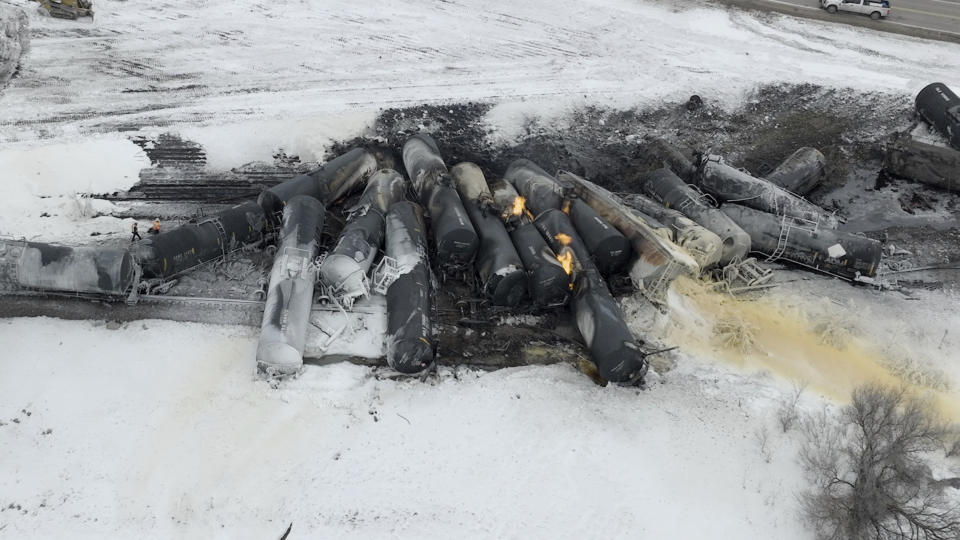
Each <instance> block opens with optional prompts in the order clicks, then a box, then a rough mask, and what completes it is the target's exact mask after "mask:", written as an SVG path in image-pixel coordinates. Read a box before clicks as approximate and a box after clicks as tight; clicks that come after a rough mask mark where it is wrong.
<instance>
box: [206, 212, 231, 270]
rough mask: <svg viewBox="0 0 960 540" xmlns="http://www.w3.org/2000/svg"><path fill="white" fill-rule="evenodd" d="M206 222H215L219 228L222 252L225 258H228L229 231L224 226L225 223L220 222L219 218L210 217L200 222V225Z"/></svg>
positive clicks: (215, 225) (214, 224)
mask: <svg viewBox="0 0 960 540" xmlns="http://www.w3.org/2000/svg"><path fill="white" fill-rule="evenodd" d="M205 223H213V226H214V227H216V228H217V233H218V234H219V235H220V253H222V254H223V260H224V261H226V260H227V240H228V238H227V231H225V230H224V228H223V223H220V220H219V219H217V218H210V219H208V220H206V221H202V222H200V225H203V224H205Z"/></svg>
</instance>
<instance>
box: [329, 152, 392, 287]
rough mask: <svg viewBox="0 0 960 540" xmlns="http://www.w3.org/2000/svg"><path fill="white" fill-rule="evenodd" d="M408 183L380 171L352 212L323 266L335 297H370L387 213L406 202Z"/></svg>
mask: <svg viewBox="0 0 960 540" xmlns="http://www.w3.org/2000/svg"><path fill="white" fill-rule="evenodd" d="M405 189H406V183H405V181H404V179H403V176H401V175H400V173H398V172H397V171H394V170H393V169H380V170H379V171H377V172H375V173H373V175H372V176H371V177H370V179H369V180H367V187H366V189H364V190H363V194H362V195H361V196H360V199H359V200H358V201H357V203H356V204H355V205H354V207H353V208H352V209H351V211H350V215H349V217H348V218H347V223H346V225H344V227H343V231H342V232H341V233H340V238H339V239H338V240H337V244H336V246H334V248H333V249H332V250H330V253H328V254H327V256H326V257H325V258H324V259H323V262H322V263H321V264H320V278H321V279H322V280H323V282H324V284H326V285H327V286H328V287H330V289H331V291H332V292H333V294H335V295H337V296H341V297H343V298H347V299H352V298H357V297H359V296H362V295H364V294H366V293H367V286H366V279H365V278H366V276H367V273H368V272H369V271H370V266H371V265H372V264H373V260H374V258H375V257H376V256H377V253H378V252H379V251H380V249H381V248H382V247H383V237H384V223H385V220H386V214H387V210H388V209H389V208H390V205H392V204H393V203H395V202H398V201H400V200H402V199H403V194H404V190H405Z"/></svg>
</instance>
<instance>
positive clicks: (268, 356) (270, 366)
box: [257, 342, 303, 377]
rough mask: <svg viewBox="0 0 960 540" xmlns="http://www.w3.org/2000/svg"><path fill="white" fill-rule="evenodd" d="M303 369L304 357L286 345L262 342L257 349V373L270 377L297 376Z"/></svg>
mask: <svg viewBox="0 0 960 540" xmlns="http://www.w3.org/2000/svg"><path fill="white" fill-rule="evenodd" d="M302 367H303V355H301V354H300V352H299V351H297V350H296V349H294V348H293V347H291V346H290V345H288V344H286V343H280V342H268V343H263V342H261V343H260V345H259V346H258V347H257V372H258V373H262V374H264V375H266V376H268V377H286V376H290V375H295V374H296V373H297V372H298V371H300V368H302Z"/></svg>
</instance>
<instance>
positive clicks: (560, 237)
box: [554, 233, 573, 273]
mask: <svg viewBox="0 0 960 540" xmlns="http://www.w3.org/2000/svg"><path fill="white" fill-rule="evenodd" d="M554 238H555V239H556V240H557V242H560V245H561V246H569V245H570V242H571V241H572V240H573V238H570V235H569V234H564V233H557V235H556V236H554ZM568 273H569V272H568Z"/></svg>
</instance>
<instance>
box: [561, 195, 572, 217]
mask: <svg viewBox="0 0 960 540" xmlns="http://www.w3.org/2000/svg"><path fill="white" fill-rule="evenodd" d="M560 210H561V211H562V212H563V213H564V214H566V215H568V216H569V215H570V199H567V200H565V201H563V206H562V207H561V208H560Z"/></svg>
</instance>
